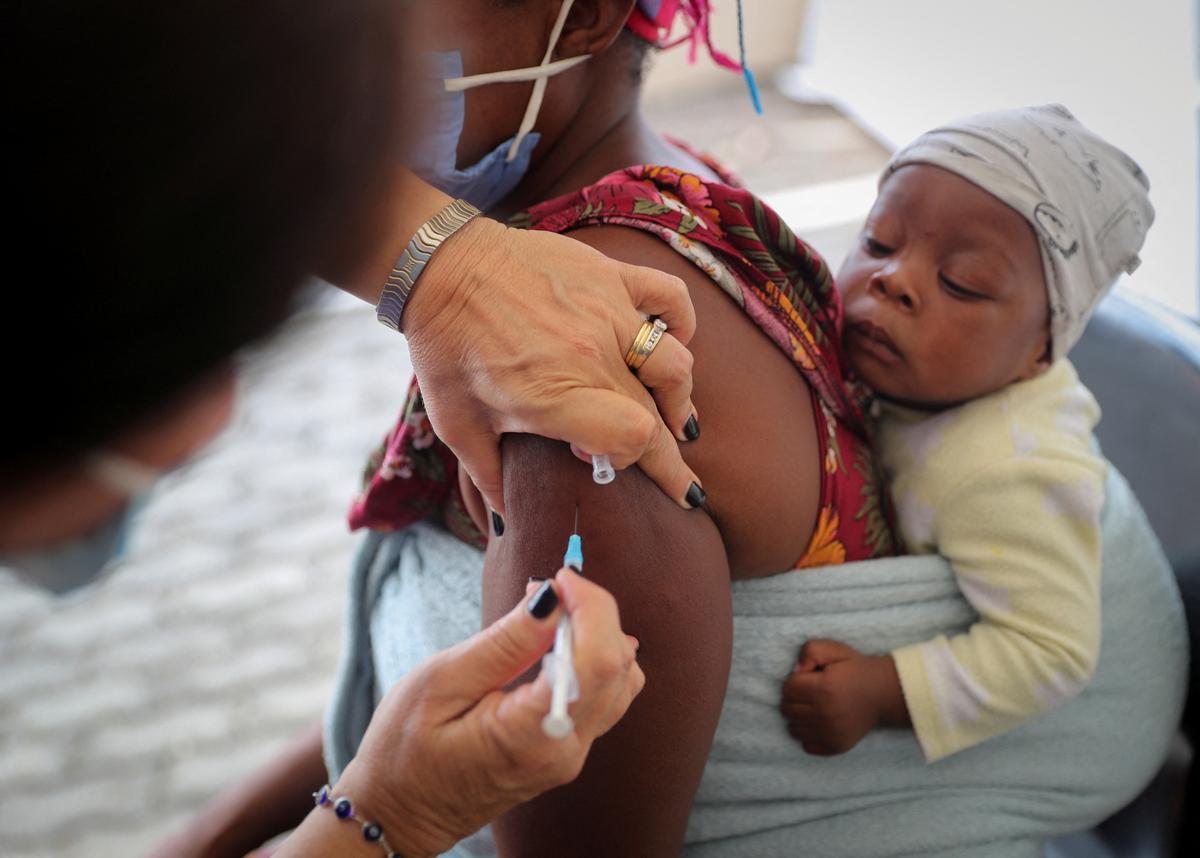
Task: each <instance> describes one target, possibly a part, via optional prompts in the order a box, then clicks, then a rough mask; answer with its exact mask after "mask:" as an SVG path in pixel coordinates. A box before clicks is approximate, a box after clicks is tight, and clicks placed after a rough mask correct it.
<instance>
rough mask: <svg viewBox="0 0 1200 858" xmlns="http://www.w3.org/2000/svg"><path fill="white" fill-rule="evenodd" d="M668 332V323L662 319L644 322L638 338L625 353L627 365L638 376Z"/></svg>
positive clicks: (635, 338) (634, 339)
mask: <svg viewBox="0 0 1200 858" xmlns="http://www.w3.org/2000/svg"><path fill="white" fill-rule="evenodd" d="M666 332H667V323H666V322H664V321H663V320H662V319H647V320H646V321H644V322H642V327H641V328H640V329H639V330H638V332H637V336H636V337H634V338H633V345H631V346H630V347H629V351H627V352H626V353H625V365H626V366H628V367H629V369H630V370H631V371H632V372H633V374H634V375H637V371H638V370H639V369H641V368H642V364H644V363H645V362H646V361H647V360H649V358H650V355H651V354H652V353H653V352H654V349H655V347H656V346H658V344H659V342H661V341H662V338H663V334H665V333H666Z"/></svg>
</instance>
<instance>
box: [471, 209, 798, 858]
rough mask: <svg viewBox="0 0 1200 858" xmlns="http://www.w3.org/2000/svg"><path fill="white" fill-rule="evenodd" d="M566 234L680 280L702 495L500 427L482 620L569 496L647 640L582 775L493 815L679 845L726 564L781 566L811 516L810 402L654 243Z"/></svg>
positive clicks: (531, 830) (609, 841)
mask: <svg viewBox="0 0 1200 858" xmlns="http://www.w3.org/2000/svg"><path fill="white" fill-rule="evenodd" d="M572 236H574V237H577V238H579V239H580V240H583V241H585V242H587V243H588V244H591V245H592V246H594V247H596V248H598V249H599V250H601V251H602V252H604V253H606V254H608V255H609V256H613V257H616V258H619V259H621V260H622V261H625V262H633V263H636V264H640V265H649V266H651V267H656V268H659V269H661V270H664V271H667V272H668V273H671V274H676V275H678V276H680V277H682V278H683V279H684V280H685V281H686V282H687V283H688V286H689V289H690V290H691V293H692V299H693V301H694V302H695V305H696V313H697V331H696V336H695V337H694V338H693V340H692V342H691V344H690V348H691V350H692V352H693V355H694V357H695V372H694V379H695V388H694V391H693V401H694V402H695V404H696V407H697V411H698V413H699V415H700V424H701V427H702V435H701V438H700V439H699V440H698V441H695V442H692V443H688V444H685V445H684V447H683V452H684V456H685V458H686V459H687V461H688V464H689V465H690V466H691V467H692V468H693V469H694V470H695V472H696V473H697V474H699V475H700V478H701V479H702V480H703V481H704V488H705V490H706V491H707V492H708V493H709V500H710V507H711V508H710V509H709V510H708V511H703V510H690V511H688V510H684V509H682V508H681V507H679V506H678V505H677V504H676V503H675V502H674V501H672V500H671V499H670V498H668V497H667V496H666V495H664V494H663V493H662V492H661V491H660V490H659V489H658V488H657V487H656V486H655V485H654V484H653V483H652V482H650V480H649V479H647V478H646V477H645V476H644V475H643V474H642V473H641V472H640V471H639V470H638V469H636V468H630V469H628V470H626V471H622V472H620V473H619V474H618V476H617V479H616V481H615V482H614V483H612V484H611V485H608V486H597V485H595V484H594V483H593V482H592V480H591V468H590V467H589V466H588V465H587V464H586V463H584V462H581V461H579V460H578V459H576V458H575V457H574V456H573V455H572V454H571V452H570V450H569V449H568V448H567V447H566V446H565V445H563V444H560V443H557V442H552V441H548V440H545V439H542V438H536V437H532V436H526V435H522V436H506V438H505V439H504V442H503V445H502V446H503V469H504V493H505V505H506V507H507V513H508V515H507V516H506V528H505V531H504V535H503V537H501V538H499V539H496V538H493V539H492V540H491V544H490V545H489V548H488V559H487V563H486V565H485V571H484V621H485V622H488V621H491V620H494V619H495V618H497V617H499V616H500V615H502V614H503V613H504V612H505V611H507V610H509V609H510V608H511V607H512V605H514V604H515V603H516V601H517V600H518V599H520V598H521V596H522V595H523V594H524V592H525V584H526V582H527V580H528V577H529V576H530V575H550V574H553V572H554V570H555V569H557V568H558V567H559V565H560V564H561V562H562V555H563V552H564V550H565V548H566V543H567V537H568V535H569V534H570V533H571V528H572V526H573V524H574V520H575V509H576V506H577V505H578V508H579V531H580V534H581V536H582V537H583V550H584V556H585V558H586V565H585V569H584V573H585V574H586V575H588V576H589V577H590V578H592V579H593V580H595V581H597V582H598V583H600V584H601V585H603V586H604V587H606V588H607V589H609V590H610V591H611V592H612V593H613V595H614V596H615V597H616V599H617V603H618V606H619V608H620V611H621V621H622V624H623V626H624V627H625V630H626V631H627V632H629V633H630V634H632V635H635V636H636V637H637V638H638V639H639V641H640V643H641V649H640V651H639V653H638V662H639V664H640V665H641V667H642V670H643V671H644V672H645V675H646V686H645V689H644V690H643V692H642V694H641V695H640V696H639V697H638V698H637V699H636V700H635V701H634V703H633V705H632V707H631V708H630V710H629V712H628V714H627V715H626V716H625V718H624V719H622V720H621V722H620V723H618V724H617V726H616V727H615V728H614V729H613V730H612V731H611V732H610V733H609V734H608V735H606V736H604V737H603V738H601V739H600V740H598V741H597V743H596V744H595V746H594V747H593V749H592V753H591V755H590V756H589V758H588V761H587V763H586V765H585V766H584V770H583V773H582V774H581V776H580V778H579V779H578V780H577V781H575V782H574V783H572V784H570V785H568V786H565V787H561V788H559V789H556V790H553V791H551V792H550V793H548V794H546V795H545V796H542V797H541V798H539V799H536V800H534V801H532V802H529V803H528V804H526V805H524V806H522V807H520V808H517V809H516V810H514V811H512V812H511V813H509V814H507V815H506V816H505V817H503V818H502V819H500V820H498V821H497V822H496V824H495V826H494V829H495V832H496V838H497V843H498V845H499V846H500V849H501V854H502V855H505V856H520V858H530V856H534V857H535V858H536V856H539V855H546V856H555V858H563V856H587V855H597V856H599V855H603V856H606V858H608V856H613V855H621V856H640V855H649V856H659V855H671V854H676V853H677V852H678V851H679V849H680V847H681V845H682V842H683V835H684V830H685V827H686V823H687V817H688V813H689V811H690V808H691V804H692V799H693V797H694V795H695V791H696V788H697V786H698V784H699V781H700V777H701V775H702V773H703V770H704V764H705V761H706V759H707V756H708V751H709V748H710V746H711V742H712V736H713V733H714V732H715V730H716V725H717V720H718V717H719V715H720V710H721V705H722V703H723V701H724V695H725V686H726V681H727V679H728V670H729V660H730V651H731V646H732V642H731V628H732V618H731V608H730V590H729V581H730V574H731V564H732V571H733V572H734V573H735V574H738V573H740V574H754V573H758V574H762V573H763V572H766V571H770V572H777V571H780V570H783V569H787V568H789V564H791V563H792V562H794V561H795V560H796V559H797V558H799V557H800V556H801V554H802V553H803V551H804V548H805V546H806V545H807V541H808V537H809V534H810V532H811V529H812V524H813V522H814V520H815V517H816V508H817V494H818V491H819V482H818V475H819V465H820V457H819V454H818V452H817V445H816V440H815V428H814V421H813V411H812V401H811V396H810V392H809V389H808V387H807V385H806V384H805V383H804V381H803V379H802V378H801V377H800V375H799V374H798V373H797V372H796V371H795V368H794V367H793V366H792V364H791V361H790V360H789V359H788V357H787V356H786V355H784V354H783V353H782V352H781V351H780V350H779V349H778V347H776V346H775V345H774V344H773V343H772V342H770V341H769V340H768V339H767V338H766V337H765V336H764V335H763V334H762V333H761V332H760V331H759V330H758V328H757V326H756V325H755V324H754V323H753V322H751V321H750V320H749V319H748V318H747V317H746V315H745V313H744V312H743V311H742V310H741V308H739V307H738V306H737V305H736V304H735V303H734V302H733V301H732V300H730V299H729V298H728V297H727V296H725V295H724V294H722V293H721V292H720V291H719V289H718V288H717V287H716V286H715V285H714V284H713V283H712V281H711V280H709V279H708V278H707V277H706V276H705V275H704V274H703V273H702V272H700V271H699V270H698V269H696V268H694V267H693V266H692V265H691V264H690V263H688V262H687V261H686V260H684V259H683V258H682V257H680V256H678V255H677V254H676V253H675V252H674V251H672V250H671V249H670V248H669V247H668V246H667V245H666V244H665V243H663V242H661V241H660V240H658V239H657V238H654V237H653V236H650V235H648V234H646V233H642V232H638V231H636V230H631V229H628V228H623V227H598V228H588V229H583V230H578V231H575V232H573V233H572ZM626 345H627V344H622V347H624V346H626Z"/></svg>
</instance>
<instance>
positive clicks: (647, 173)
mask: <svg viewBox="0 0 1200 858" xmlns="http://www.w3.org/2000/svg"><path fill="white" fill-rule="evenodd" d="M709 166H710V167H711V168H712V169H713V170H714V171H715V172H717V174H718V175H719V176H720V178H721V181H719V182H713V181H708V180H706V179H703V178H701V177H699V176H696V175H694V174H691V173H687V172H683V171H680V170H677V169H674V168H671V167H661V166H652V165H642V166H636V167H629V168H627V169H624V170H620V171H618V172H616V173H612V174H610V175H608V176H605V177H604V178H602V179H600V180H599V181H598V182H596V183H595V184H593V185H590V186H588V187H586V188H583V189H582V190H579V191H576V192H575V193H572V194H568V195H565V196H562V197H559V198H557V199H553V200H549V201H547V202H544V203H540V204H539V205H536V206H534V207H533V208H531V209H529V210H528V211H526V212H522V213H520V214H518V215H516V216H514V217H513V218H512V219H511V220H510V222H509V225H510V226H515V227H522V228H526V229H541V230H548V231H550V232H558V233H565V232H569V231H570V230H572V229H576V228H578V227H583V226H593V225H598V224H618V225H621V226H627V227H632V228H634V229H640V230H643V231H646V232H649V233H651V234H653V235H656V236H658V237H659V238H660V239H662V240H663V241H665V242H666V243H667V244H669V245H670V246H671V248H672V249H674V250H675V251H676V252H678V253H679V254H680V255H682V256H684V257H685V258H687V259H688V261H690V262H691V263H692V264H694V265H695V266H696V267H697V268H699V269H700V270H701V271H703V272H704V273H705V274H706V275H707V276H708V277H710V278H711V279H712V280H713V282H714V283H716V284H717V286H719V287H720V288H721V289H722V290H723V291H724V292H725V293H726V294H727V295H728V296H729V297H730V299H732V300H733V301H735V302H736V303H737V305H738V306H739V307H741V308H742V310H744V311H745V313H746V314H747V315H748V316H750V318H751V319H753V320H754V322H755V323H756V324H757V325H758V326H759V327H760V328H761V329H762V331H763V333H764V334H766V335H767V336H768V337H770V338H771V340H772V341H773V342H774V343H775V344H776V345H777V346H779V348H780V349H782V350H783V351H784V353H786V354H787V355H788V356H789V357H790V358H791V360H792V362H793V363H794V364H795V367H796V371H797V372H799V373H801V374H802V375H803V376H804V378H805V380H806V381H807V382H808V386H809V388H810V390H811V395H812V397H813V403H814V414H815V415H818V418H817V419H818V420H819V421H820V422H822V423H823V425H822V426H820V427H819V430H820V431H818V433H817V436H818V439H819V443H820V454H821V459H822V462H823V465H824V467H823V469H822V470H823V477H822V480H821V498H820V512H819V514H818V520H817V524H816V527H815V529H814V531H813V535H812V539H811V540H810V542H809V545H808V547H807V549H806V551H805V553H804V555H803V556H802V557H800V558H798V559H797V561H796V564H795V565H796V567H797V568H806V567H811V566H825V565H831V564H838V563H845V562H847V561H852V560H865V559H869V558H873V557H881V556H887V555H891V554H894V553H896V542H895V539H894V537H893V533H892V526H891V517H890V514H889V512H888V507H889V504H888V502H887V497H886V489H885V487H884V483H883V481H882V478H881V476H880V472H879V469H878V467H877V466H876V463H875V459H874V456H873V454H872V452H871V448H870V444H869V439H868V437H867V429H866V424H865V421H864V418H863V411H862V403H861V401H860V399H859V398H857V397H856V396H855V394H854V390H855V386H854V385H853V384H852V383H850V382H849V380H848V378H847V370H846V366H845V362H844V357H843V354H842V350H841V324H842V305H841V300H840V298H839V296H838V294H837V291H836V289H835V288H834V284H833V277H832V276H831V274H830V271H829V267H828V266H827V265H826V264H825V261H824V260H823V259H822V258H821V257H820V256H819V255H817V253H816V252H815V251H814V250H813V249H812V248H810V247H809V246H808V245H807V244H805V243H804V242H803V241H801V240H799V239H798V238H796V236H795V235H794V234H793V233H792V231H791V230H790V229H789V228H788V227H787V225H786V224H785V223H784V222H783V221H782V220H781V219H780V218H779V216H778V215H777V214H776V213H775V212H774V211H772V210H771V209H770V208H769V207H767V206H766V205H764V204H763V203H762V201H761V200H759V199H757V198H756V197H755V196H754V195H752V194H751V193H749V192H748V191H746V190H744V189H742V188H741V187H739V186H738V184H737V182H736V181H735V180H734V179H732V177H730V176H728V174H725V173H723V172H722V171H721V169H720V167H719V166H717V165H715V164H709ZM457 474H458V461H457V459H456V458H455V457H454V454H453V453H452V452H451V451H450V449H449V448H448V447H446V445H445V444H443V443H442V442H441V441H440V440H439V439H438V438H437V436H436V435H435V434H434V432H433V429H432V427H431V426H430V424H429V419H428V417H427V416H426V415H425V413H424V407H423V405H422V401H421V392H420V389H419V387H418V385H417V383H416V381H415V379H414V381H413V384H412V386H411V388H410V391H409V395H408V400H407V402H406V404H405V406H404V411H403V413H402V415H401V417H400V420H399V422H398V423H397V424H396V425H395V426H394V427H393V428H392V431H391V432H389V433H388V436H387V438H386V439H385V441H384V443H383V445H382V446H381V447H380V449H379V450H378V451H377V453H376V454H375V455H374V456H373V457H372V458H371V461H370V462H369V463H368V466H367V469H366V473H365V475H364V484H363V491H362V493H361V494H360V495H359V497H358V498H357V499H356V500H355V502H354V504H353V506H352V508H351V511H350V525H351V527H353V528H360V527H370V528H373V529H376V530H396V529H399V528H402V527H405V526H407V525H409V524H412V523H414V522H416V521H420V520H422V519H425V518H427V517H430V516H438V517H440V519H441V521H442V522H443V523H444V524H445V526H446V527H447V528H448V529H449V530H450V531H451V532H452V533H454V534H455V535H457V536H458V537H460V538H461V539H463V540H465V541H467V542H470V543H472V544H475V545H478V546H480V547H482V546H484V545H485V544H486V541H487V537H486V535H484V534H482V533H480V532H479V531H478V530H477V529H476V528H475V527H474V525H473V524H472V522H471V520H470V518H469V517H468V515H467V512H466V508H465V506H464V504H463V501H462V497H461V495H460V493H459V489H458V479H457Z"/></svg>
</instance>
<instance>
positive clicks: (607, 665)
mask: <svg viewBox="0 0 1200 858" xmlns="http://www.w3.org/2000/svg"><path fill="white" fill-rule="evenodd" d="M623 661H624V660H623V659H622V658H621V657H620V656H619V655H613V654H612V653H611V652H605V653H604V654H603V655H601V656H599V657H597V658H595V659H593V660H592V675H593V676H594V677H595V678H596V680H597V681H598V682H600V683H601V684H603V685H609V684H610V683H613V682H615V681H616V680H618V679H620V678H621V675H622V674H623V673H625V665H624V664H623Z"/></svg>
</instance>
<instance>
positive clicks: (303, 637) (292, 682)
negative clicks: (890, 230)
mask: <svg viewBox="0 0 1200 858" xmlns="http://www.w3.org/2000/svg"><path fill="white" fill-rule="evenodd" d="M766 95H767V111H768V112H767V116H766V118H765V119H764V120H761V121H754V122H750V121H749V120H748V117H749V114H748V112H747V111H746V107H745V104H744V98H745V96H744V94H743V93H742V91H741V90H740V89H736V88H731V89H730V90H729V91H728V92H723V93H709V94H707V95H706V96H705V98H704V99H703V100H696V101H692V102H690V103H688V104H687V105H675V106H671V107H668V108H662V107H660V108H655V109H653V111H652V115H653V117H654V118H655V120H656V121H657V123H658V125H659V127H661V128H663V129H664V130H668V131H670V132H672V133H674V134H675V135H676V136H678V137H680V138H682V139H687V140H689V141H691V142H693V143H694V144H696V145H698V146H700V147H702V148H704V149H707V150H709V151H711V152H713V153H714V154H716V155H717V156H718V157H721V158H722V159H724V160H725V161H726V162H727V163H728V165H729V166H730V167H731V168H732V169H734V170H735V171H737V172H739V173H740V174H741V175H742V176H743V178H744V179H745V180H746V181H747V183H748V184H749V185H750V186H751V187H753V188H755V189H758V190H762V191H770V192H778V191H782V190H784V189H788V188H794V187H796V186H798V185H813V184H821V183H827V182H836V181H838V180H844V179H854V178H855V177H858V176H861V175H863V174H869V173H872V172H875V171H876V170H878V168H879V167H880V166H881V165H882V163H883V160H884V158H885V157H886V156H885V153H884V152H883V150H882V149H880V148H879V147H878V146H876V145H875V144H874V143H873V142H872V141H871V140H870V139H869V138H867V137H866V136H865V135H864V134H863V133H862V132H861V131H859V130H858V129H857V128H856V127H854V126H853V125H852V124H851V123H849V122H848V121H846V120H845V119H844V118H842V117H841V116H839V115H838V114H837V113H836V111H834V110H832V109H831V108H827V107H801V106H797V105H791V104H788V103H786V102H784V101H783V100H782V99H781V98H780V97H779V96H777V95H776V94H774V93H772V92H767V93H766ZM742 116H745V117H747V121H740V120H738V121H734V120H732V119H731V118H730V117H742ZM793 202H794V200H793ZM818 215H819V213H818ZM818 220H819V217H818ZM841 232H842V233H844V232H845V229H844V228H843V229H841ZM336 305H337V307H338V308H343V307H345V306H346V302H337V303H336ZM371 316H372V314H371V312H370V310H369V309H368V308H366V307H364V306H354V307H353V308H351V309H338V310H337V311H325V312H320V313H313V314H309V315H307V316H304V317H301V318H299V319H297V320H295V321H294V322H293V323H292V324H291V325H290V326H289V328H288V330H287V331H286V332H285V334H284V335H283V336H281V337H280V338H278V339H277V340H276V341H275V342H273V343H271V344H269V345H268V346H266V347H265V348H262V349H260V350H258V351H256V352H255V353H253V354H251V355H248V356H247V358H246V360H245V363H244V370H243V373H242V396H241V401H240V404H239V407H238V410H237V414H236V417H235V420H234V423H233V425H232V427H231V428H230V429H229V430H228V431H227V432H226V433H225V434H224V435H223V436H222V437H221V439H220V440H219V442H218V443H216V444H215V445H214V446H213V447H211V448H210V449H209V450H208V451H207V452H206V453H205V454H204V455H203V456H202V457H201V458H200V459H199V460H197V461H195V462H194V463H192V464H190V465H189V466H188V467H186V468H185V469H183V470H181V471H179V472H177V473H175V474H174V475H172V476H171V477H170V478H169V479H167V480H166V481H164V483H163V484H162V485H161V487H160V488H159V490H158V491H157V493H156V495H155V497H154V499H153V501H152V503H151V505H150V507H149V509H148V510H147V511H146V513H145V515H144V517H143V519H142V520H141V524H140V527H139V529H138V532H137V536H136V538H135V541H134V546H133V551H132V554H131V556H130V557H129V558H128V560H127V561H126V562H125V563H124V564H123V566H122V567H121V568H120V569H119V571H118V572H117V573H116V574H115V575H114V576H113V577H112V578H111V579H110V580H108V581H107V582H106V583H105V584H104V585H103V586H101V587H99V588H97V589H95V590H94V591H92V592H87V593H84V594H82V595H80V596H79V597H76V598H74V599H72V600H70V601H66V602H63V603H53V602H51V601H49V600H47V599H45V598H43V597H41V596H39V595H36V594H33V593H30V592H27V591H23V590H20V589H19V588H17V587H16V586H15V585H13V584H12V583H11V582H10V581H9V580H8V579H6V578H0V665H2V666H0V854H2V855H3V856H5V858H35V856H38V858H40V856H51V855H55V856H61V855H67V854H71V855H103V856H133V855H137V854H140V853H142V852H144V851H145V850H146V849H148V848H149V847H150V846H151V845H153V844H154V843H155V842H156V840H157V839H158V838H159V837H161V836H162V835H163V834H164V833H165V832H167V831H169V830H171V829H173V828H175V827H176V826H177V825H178V824H179V823H180V822H181V821H182V820H183V819H185V818H186V817H187V816H188V815H189V814H191V813H192V812H194V811H195V809H196V808H198V807H199V806H200V805H201V804H202V803H203V802H204V801H205V800H207V799H208V798H209V797H211V796H212V795H213V794H215V793H216V792H217V791H219V790H220V789H221V788H223V787H224V786H226V785H228V784H230V783H232V782H233V781H235V780H237V779H238V778H239V777H241V776H242V775H244V774H245V773H246V772H248V771H249V770H251V769H252V768H254V767H255V766H256V765H257V764H258V763H260V762H261V761H263V760H264V759H265V758H266V757H268V756H270V755H271V754H272V753H273V752H275V751H276V750H277V749H278V748H279V747H280V745H281V744H282V743H283V742H284V741H286V740H287V739H288V738H289V737H290V736H291V735H293V734H294V733H295V732H297V731H298V730H300V729H301V728H303V727H304V726H305V725H307V724H308V723H310V722H311V721H313V720H314V719H316V718H317V717H318V715H319V713H320V711H321V707H322V704H323V701H324V699H325V696H326V694H327V692H328V689H329V685H330V681H331V678H332V675H333V670H334V666H335V661H336V658H337V653H338V648H339V641H338V636H339V623H340V619H341V599H342V588H343V585H344V581H345V577H346V572H347V568H348V565H349V559H350V555H351V552H352V551H353V548H354V545H355V542H356V539H355V537H353V536H351V535H350V534H348V533H347V532H346V528H345V525H344V523H343V522H344V518H343V514H344V510H345V506H346V502H347V499H348V498H349V497H350V496H351V494H352V492H353V491H354V488H355V484H356V480H357V476H358V472H359V468H360V465H361V463H362V460H363V457H364V456H365V454H366V453H367V451H368V449H369V448H370V447H371V445H372V444H373V443H374V442H375V441H376V440H377V438H378V437H379V436H380V435H381V434H382V432H383V431H384V430H385V429H386V428H387V426H388V423H389V421H390V420H391V419H392V417H393V416H394V414H395V412H396V410H397V408H398V406H399V404H400V402H401V396H402V393H403V390H404V387H405V385H406V383H407V381H408V376H409V369H408V362H407V355H406V352H405V349H404V345H403V342H402V341H401V340H400V339H399V338H398V337H396V336H395V335H394V334H391V333H390V332H388V331H386V330H385V329H383V328H382V327H381V326H379V325H377V324H376V323H375V322H374V321H373V319H372V318H371Z"/></svg>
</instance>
